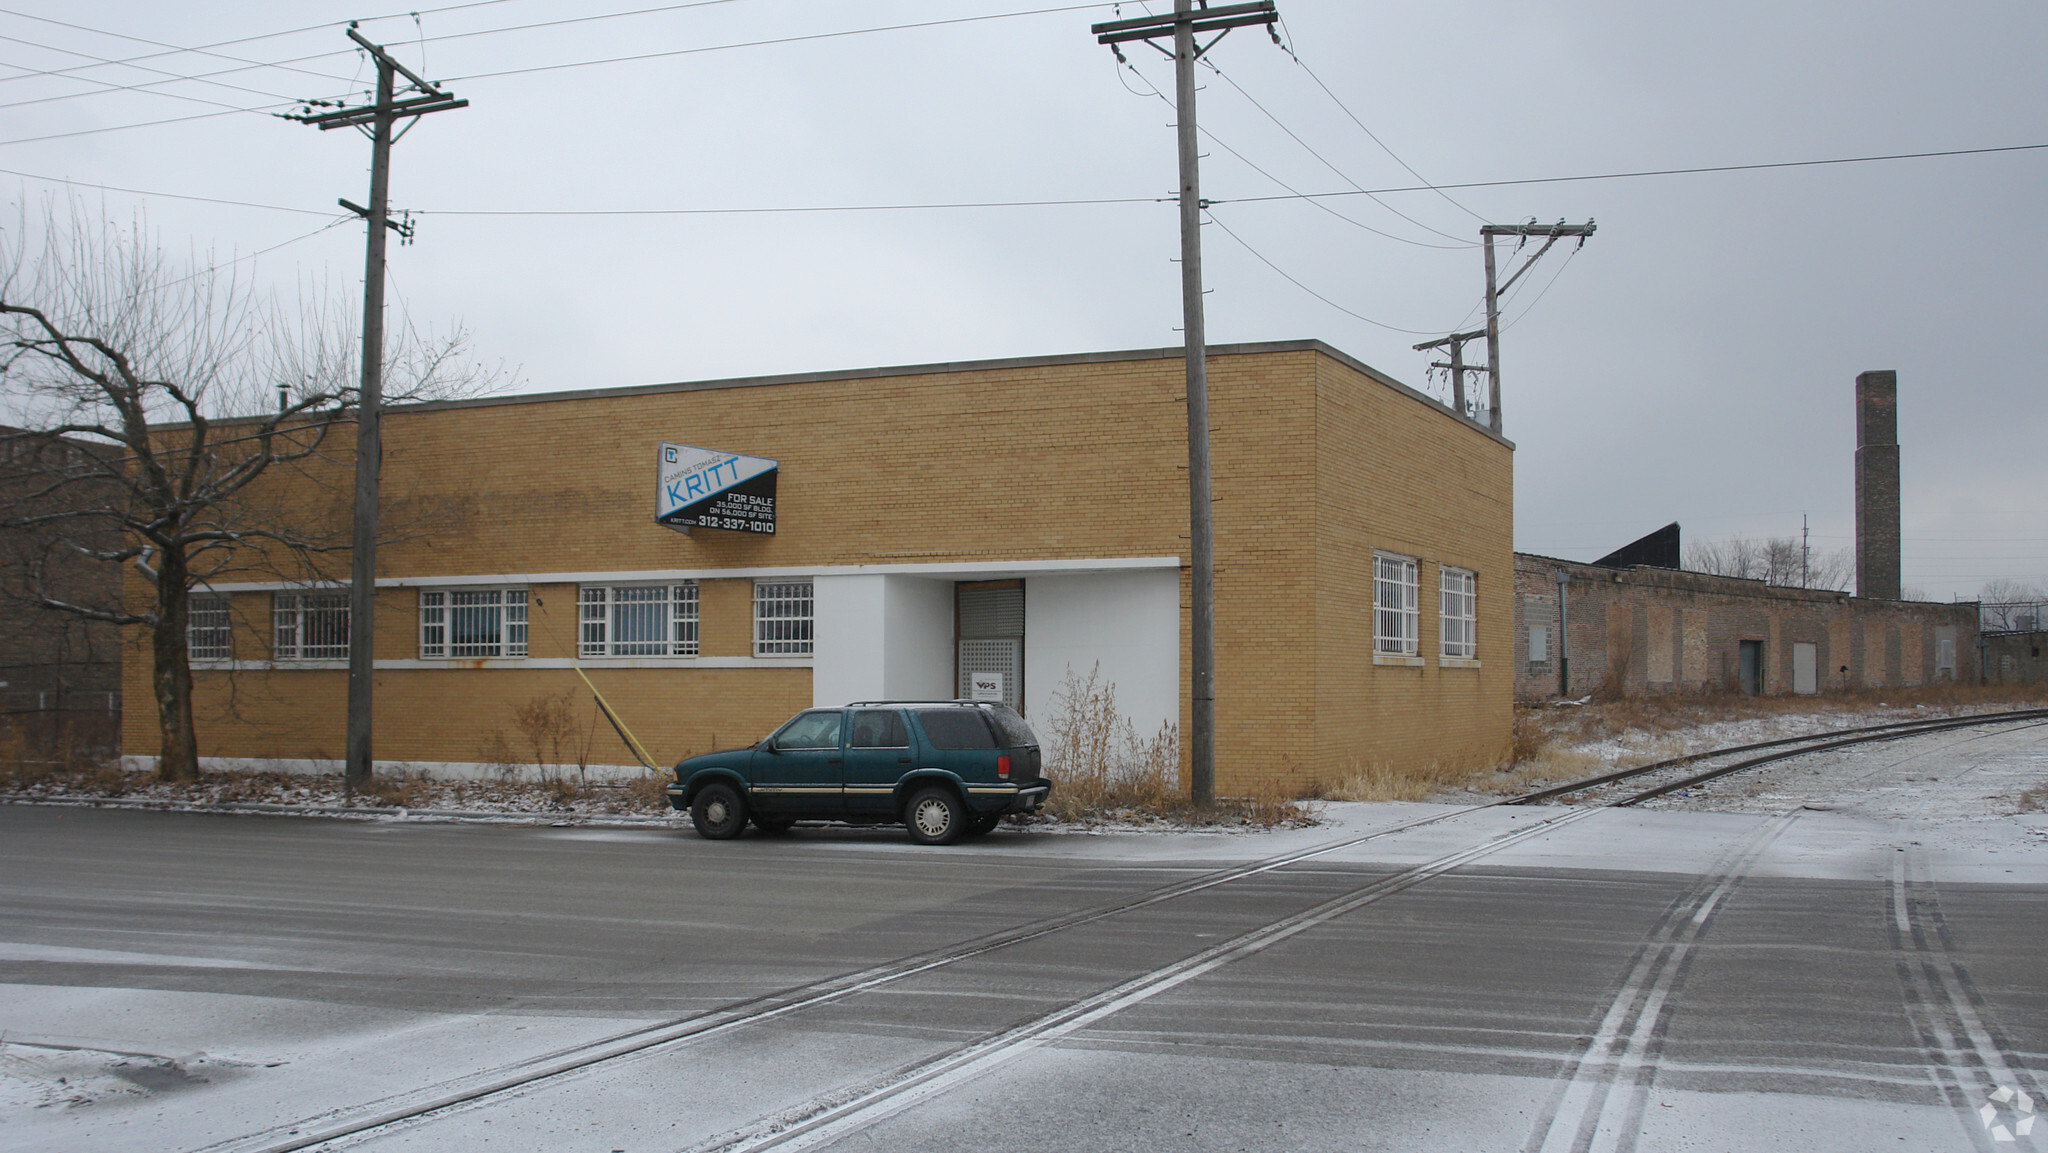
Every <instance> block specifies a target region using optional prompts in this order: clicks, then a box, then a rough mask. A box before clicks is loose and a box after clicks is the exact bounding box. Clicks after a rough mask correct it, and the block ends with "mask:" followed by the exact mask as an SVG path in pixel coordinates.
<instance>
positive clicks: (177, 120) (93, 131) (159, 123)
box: [0, 101, 297, 147]
mask: <svg viewBox="0 0 2048 1153" xmlns="http://www.w3.org/2000/svg"><path fill="white" fill-rule="evenodd" d="M292 103H293V104H296V103H297V101H293V102H292ZM291 106H292V105H291V104H267V105H260V106H258V107H255V108H229V109H224V110H223V111H220V112H198V113H194V114H193V115H191V116H171V117H167V118H165V119H163V120H145V121H143V122H141V123H140V124H109V125H106V126H104V127H101V128H80V129H78V130H76V131H74V132H52V133H50V134H49V135H47V136H19V137H16V138H15V139H13V140H0V147H6V146H7V145H9V144H40V143H41V142H43V141H45V140H69V139H71V138H72V137H74V136H97V135H99V134H100V133H102V132H125V131H127V130H128V129H131V128H161V127H163V126H164V125H166V124H186V123H190V122H191V121H194V120H217V119H219V118H220V117H222V116H236V115H240V114H241V113H244V112H258V113H270V112H272V111H274V110H276V109H279V108H290V107H291Z"/></svg>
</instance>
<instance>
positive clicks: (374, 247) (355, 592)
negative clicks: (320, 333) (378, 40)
mask: <svg viewBox="0 0 2048 1153" xmlns="http://www.w3.org/2000/svg"><path fill="white" fill-rule="evenodd" d="M348 37H349V39H351V40H353V41H355V42H356V43H357V44H360V45H361V46H362V47H363V48H364V49H366V50H367V51H368V52H369V53H370V56H371V58H372V59H373V60H374V61H376V64H377V102H376V103H375V104H372V105H369V106H368V107H359V108H342V109H339V110H337V111H333V112H314V111H312V108H313V105H312V104H308V106H307V110H306V111H305V112H303V113H298V114H294V115H293V116H292V117H291V119H294V120H298V121H300V122H302V123H305V124H312V125H315V126H317V127H318V128H320V129H321V130H322V131H323V132H324V131H326V130H327V129H330V128H349V127H354V128H361V127H365V126H367V127H368V128H369V130H370V131H369V136H370V206H369V207H368V208H361V207H358V206H356V205H354V204H350V203H349V202H348V201H346V200H344V201H342V202H341V203H342V206H343V207H345V208H348V209H350V210H352V211H354V212H355V213H356V214H357V215H359V216H361V217H362V218H363V219H364V220H366V221H368V222H369V229H370V231H369V238H368V243H367V245H366V246H365V255H364V258H363V377H362V389H361V396H360V397H359V398H358V400H357V404H356V491H355V509H354V523H353V525H352V529H351V533H352V535H351V537H350V541H349V588H348V723H347V744H346V756H347V761H346V768H345V769H344V771H343V775H342V781H343V784H344V786H345V787H346V788H348V789H349V790H350V791H351V792H353V791H354V790H356V789H360V788H363V787H365V786H367V785H368V784H369V783H370V778H371V775H372V771H373V768H374V764H375V762H374V761H373V760H372V757H371V752H370V728H371V726H370V720H371V697H372V695H373V688H374V681H373V674H374V672H375V663H374V662H375V654H376V649H375V645H374V638H375V636H376V628H377V617H376V613H377V600H376V593H377V479H378V470H379V467H380V466H381V465H382V464H383V460H384V442H383V436H382V429H381V427H380V424H381V420H382V418H383V412H384V251H385V239H386V238H385V235H384V232H385V230H386V229H390V230H392V231H394V232H397V233H399V235H400V236H401V237H409V236H411V229H410V227H409V226H405V225H399V224H397V223H395V222H393V221H392V219H391V142H392V126H393V125H394V124H396V123H397V121H398V120H399V118H401V117H405V118H411V117H416V116H423V115H425V114H427V113H429V112H442V111H446V110H448V109H451V108H463V107H466V106H468V104H469V101H467V100H457V99H455V98H454V97H453V96H450V95H449V94H448V93H446V92H444V91H442V90H441V89H440V88H437V87H436V86H434V85H433V84H430V83H428V82H427V81H425V80H422V79H420V77H419V76H417V75H416V74H414V73H413V72H412V71H411V70H410V69H408V68H406V67H405V65H403V64H400V63H399V62H398V61H396V60H394V59H392V58H391V54H390V53H388V52H386V51H384V48H383V46H382V45H378V44H372V43H370V42H369V41H368V40H366V39H364V38H363V36H362V34H361V33H359V32H357V31H356V27H355V25H353V24H351V25H349V27H348ZM401 75H403V76H404V77H405V78H406V80H407V81H409V82H410V83H411V85H412V88H413V89H414V90H417V91H418V92H419V93H420V95H418V96H408V97H407V98H406V99H404V100H400V99H398V98H397V91H396V89H397V79H398V77H399V76H401ZM279 392H280V398H281V397H282V392H283V390H282V388H280V390H279Z"/></svg>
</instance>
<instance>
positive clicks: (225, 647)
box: [185, 593, 233, 661]
mask: <svg viewBox="0 0 2048 1153" xmlns="http://www.w3.org/2000/svg"><path fill="white" fill-rule="evenodd" d="M232 635H233V633H232V625H231V622H230V620H229V617H228V598H227V594H226V593H190V594H188V595H187V596H186V598H185V651H186V653H187V654H188V655H189V656H190V657H191V659H193V660H195V661H224V660H227V659H228V658H229V657H230V656H232V655H233V651H232V650H233V646H232V644H231V643H230V641H231V637H232Z"/></svg>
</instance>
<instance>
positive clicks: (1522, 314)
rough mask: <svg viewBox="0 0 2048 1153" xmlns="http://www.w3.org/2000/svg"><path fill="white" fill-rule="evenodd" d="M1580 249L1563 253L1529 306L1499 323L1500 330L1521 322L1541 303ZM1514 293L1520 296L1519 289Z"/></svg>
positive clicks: (1503, 330)
mask: <svg viewBox="0 0 2048 1153" xmlns="http://www.w3.org/2000/svg"><path fill="white" fill-rule="evenodd" d="M1580 251H1581V249H1580V248H1573V249H1572V250H1571V251H1570V252H1567V253H1565V254H1564V263H1563V264H1560V265H1558V266H1557V271H1556V272H1553V273H1551V274H1550V279H1549V280H1548V281H1546V282H1544V285H1543V291H1542V292H1539V293H1537V294H1536V299H1534V300H1532V301H1530V302H1529V307H1527V308H1524V309H1523V310H1522V311H1520V312H1518V313H1516V314H1515V318H1514V319H1513V320H1510V321H1508V322H1507V323H1506V324H1503V325H1501V326H1500V330H1501V331H1502V332H1506V331H1507V330H1508V329H1510V328H1513V327H1514V326H1516V325H1517V324H1520V323H1522V318H1523V317H1525V316H1528V315H1529V314H1530V313H1532V312H1534V311H1536V306H1537V305H1539V304H1541V303H1543V298H1544V297H1546V296H1549V295H1550V289H1551V287H1552V286H1553V285H1555V284H1556V283H1557V281H1558V278H1559V277H1562V276H1563V275H1564V270H1565V269H1567V268H1570V267H1571V266H1572V261H1573V260H1575V259H1577V258H1578V255H1579V252H1580ZM1515 295H1516V296H1520V295H1521V290H1520V289H1517V290H1516V293H1515ZM1506 303H1509V304H1512V303H1514V299H1513V298H1510V299H1509V300H1508V301H1507V302H1506Z"/></svg>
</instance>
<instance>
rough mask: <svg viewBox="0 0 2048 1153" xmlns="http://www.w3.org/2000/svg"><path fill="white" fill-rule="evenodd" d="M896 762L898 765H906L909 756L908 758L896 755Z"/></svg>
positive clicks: (908, 761)
mask: <svg viewBox="0 0 2048 1153" xmlns="http://www.w3.org/2000/svg"><path fill="white" fill-rule="evenodd" d="M896 763H897V764H899V765H907V764H909V763H910V758H909V757H897V758H896Z"/></svg>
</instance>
